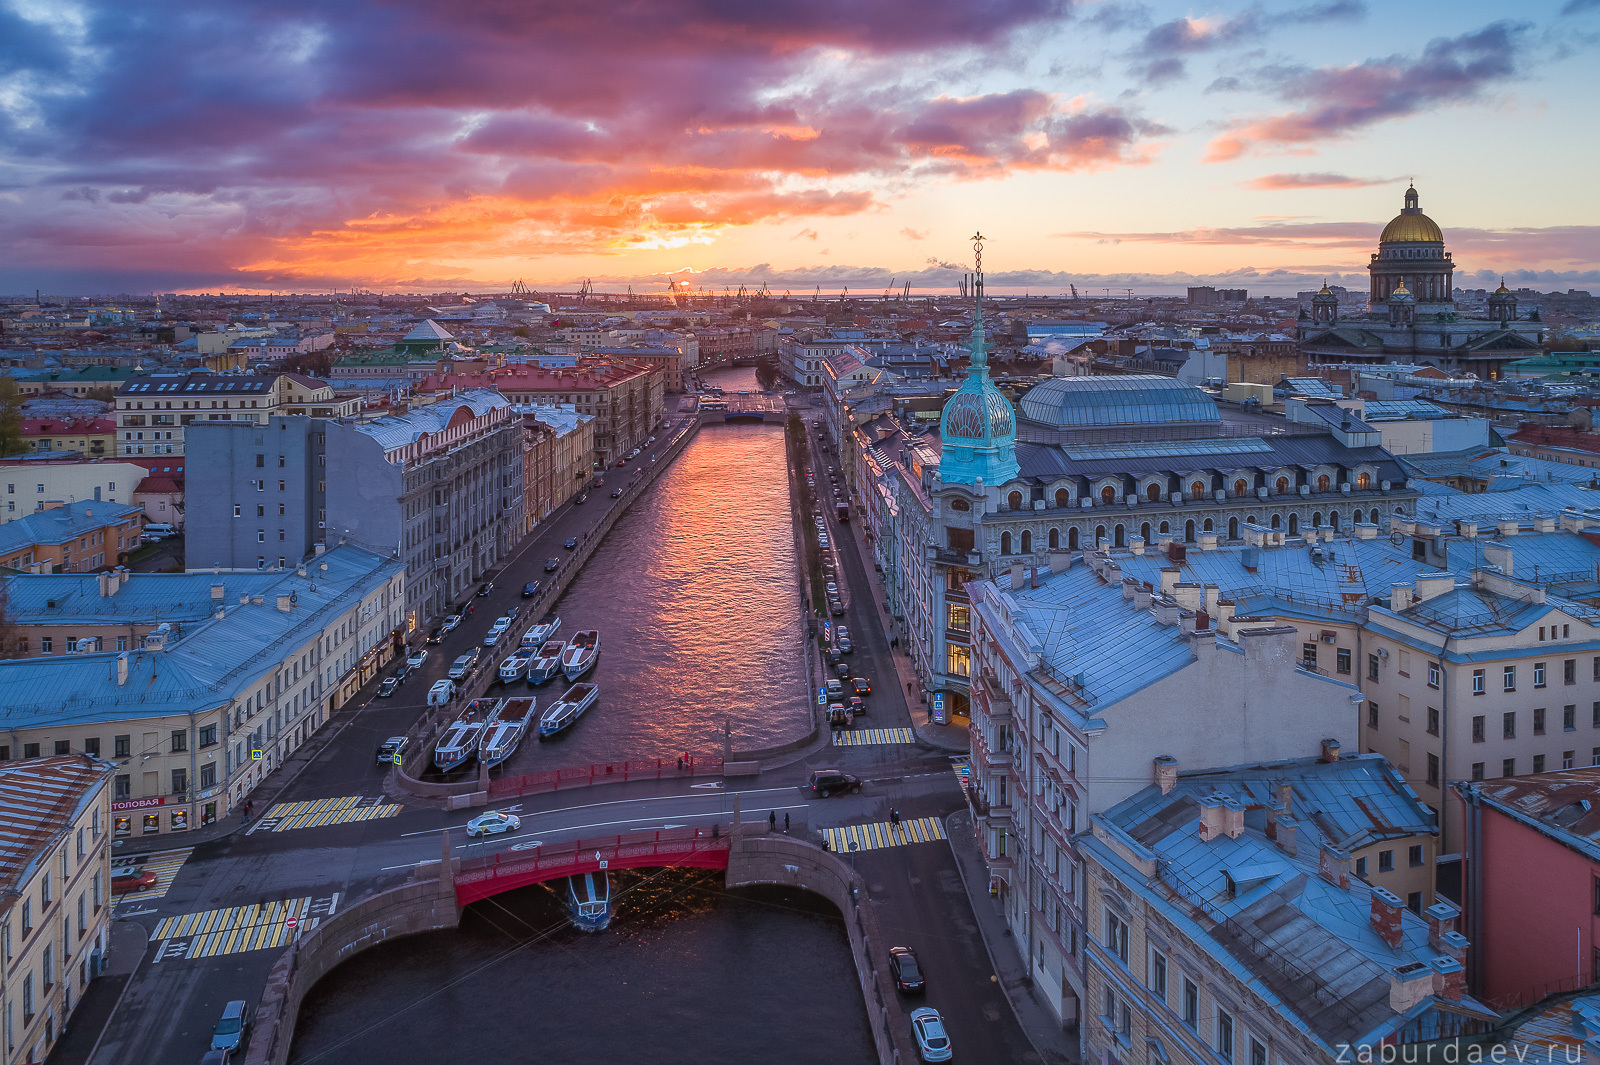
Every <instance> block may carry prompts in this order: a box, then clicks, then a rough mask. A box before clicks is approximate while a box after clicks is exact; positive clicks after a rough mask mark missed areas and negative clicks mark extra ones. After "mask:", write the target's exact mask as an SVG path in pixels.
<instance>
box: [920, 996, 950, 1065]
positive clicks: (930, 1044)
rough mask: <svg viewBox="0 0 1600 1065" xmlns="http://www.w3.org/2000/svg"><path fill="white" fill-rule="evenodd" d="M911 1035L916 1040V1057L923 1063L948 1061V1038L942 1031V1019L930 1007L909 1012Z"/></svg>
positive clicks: (921, 1007)
mask: <svg viewBox="0 0 1600 1065" xmlns="http://www.w3.org/2000/svg"><path fill="white" fill-rule="evenodd" d="M911 1034H912V1035H913V1036H914V1037H915V1038H916V1040H917V1055H918V1056H919V1057H921V1058H922V1060H923V1061H949V1060H950V1059H951V1058H952V1057H953V1056H954V1055H953V1054H952V1052H951V1050H950V1036H949V1034H948V1033H947V1032H945V1030H944V1018H943V1017H941V1016H939V1011H938V1010H936V1009H934V1008H933V1007H932V1006H918V1007H917V1008H916V1009H914V1010H912V1011H911Z"/></svg>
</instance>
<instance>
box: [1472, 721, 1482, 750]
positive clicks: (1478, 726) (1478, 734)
mask: <svg viewBox="0 0 1600 1065" xmlns="http://www.w3.org/2000/svg"><path fill="white" fill-rule="evenodd" d="M1483 724H1484V717H1483V715H1482V714H1479V715H1478V716H1477V717H1475V718H1473V719H1472V742H1473V743H1482V742H1483V738H1484V730H1483Z"/></svg>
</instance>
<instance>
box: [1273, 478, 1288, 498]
mask: <svg viewBox="0 0 1600 1065" xmlns="http://www.w3.org/2000/svg"><path fill="white" fill-rule="evenodd" d="M1272 490H1273V491H1274V492H1276V493H1277V494H1278V495H1280V496H1286V495H1288V494H1289V478H1287V477H1279V478H1278V483H1277V484H1276V485H1275V486H1274V487H1273V489H1272Z"/></svg>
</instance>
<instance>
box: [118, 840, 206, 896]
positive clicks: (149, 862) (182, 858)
mask: <svg viewBox="0 0 1600 1065" xmlns="http://www.w3.org/2000/svg"><path fill="white" fill-rule="evenodd" d="M192 853H194V848H193V847H185V848H184V849H183V850H181V851H162V852H161V853H159V854H151V855H148V856H146V857H143V858H134V859H133V860H132V862H131V864H132V865H134V866H136V867H138V868H140V869H150V870H153V871H154V872H155V874H156V882H155V883H154V884H152V885H150V886H149V887H147V888H145V889H144V890H143V891H130V892H128V893H127V894H126V895H120V896H118V897H117V902H119V903H123V902H138V901H140V900H142V899H159V898H161V897H162V896H163V895H165V894H166V893H167V889H168V888H170V887H171V886H172V881H173V880H174V879H175V878H176V877H177V875H178V870H179V869H182V868H183V863H184V862H186V861H188V860H189V855H190V854H192ZM118 864H119V865H120V864H121V863H120V862H119V863H118Z"/></svg>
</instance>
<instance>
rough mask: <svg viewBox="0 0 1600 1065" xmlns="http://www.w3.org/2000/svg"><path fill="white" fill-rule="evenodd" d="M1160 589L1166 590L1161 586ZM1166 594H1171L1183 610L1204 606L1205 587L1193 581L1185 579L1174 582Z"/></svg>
mask: <svg viewBox="0 0 1600 1065" xmlns="http://www.w3.org/2000/svg"><path fill="white" fill-rule="evenodd" d="M1163 572H1164V571H1163ZM1162 584H1163V586H1164V585H1165V584H1166V582H1165V581H1163V582H1162ZM1162 591H1166V588H1165V587H1163V588H1162ZM1167 594H1168V595H1170V596H1172V598H1173V599H1174V600H1176V601H1177V603H1178V605H1179V606H1181V607H1183V609H1185V610H1199V609H1200V608H1201V607H1203V606H1205V603H1206V593H1205V589H1204V588H1203V587H1201V586H1200V585H1198V584H1195V583H1194V582H1193V581H1185V582H1182V583H1179V584H1174V585H1173V586H1172V591H1170V592H1168V593H1167Z"/></svg>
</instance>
